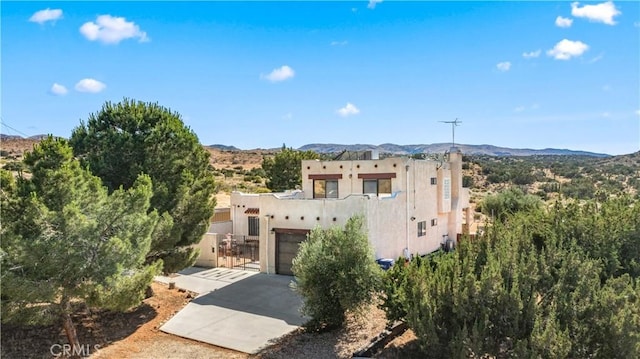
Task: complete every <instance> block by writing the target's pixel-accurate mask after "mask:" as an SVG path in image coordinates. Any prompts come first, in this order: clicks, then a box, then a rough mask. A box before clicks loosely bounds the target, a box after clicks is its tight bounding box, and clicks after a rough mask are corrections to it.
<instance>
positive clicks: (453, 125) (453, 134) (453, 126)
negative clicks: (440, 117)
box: [439, 118, 462, 147]
mask: <svg viewBox="0 0 640 359" xmlns="http://www.w3.org/2000/svg"><path fill="white" fill-rule="evenodd" d="M439 122H442V123H450V124H451V137H452V139H451V147H456V126H460V124H461V123H462V121H460V120H458V119H457V118H456V119H455V120H453V121H439Z"/></svg>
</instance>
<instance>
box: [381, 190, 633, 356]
mask: <svg viewBox="0 0 640 359" xmlns="http://www.w3.org/2000/svg"><path fill="white" fill-rule="evenodd" d="M639 205H640V203H638V202H632V201H631V200H630V199H629V198H628V197H623V198H618V199H611V200H608V201H607V202H605V203H601V204H598V205H595V203H592V202H587V203H586V204H585V203H581V204H580V203H578V202H573V203H570V204H568V205H563V204H560V203H558V204H556V206H555V207H554V208H552V210H550V211H548V212H543V211H538V212H535V213H527V212H519V213H517V214H515V215H514V216H512V217H509V220H508V221H506V222H504V223H503V222H496V223H495V224H494V225H492V226H490V227H489V228H488V230H487V232H486V233H485V234H484V235H483V236H481V237H478V238H477V239H476V240H473V241H470V240H465V241H462V242H461V243H460V244H459V245H458V246H457V247H456V251H455V252H452V253H447V254H443V255H439V256H433V257H430V258H416V259H414V260H413V261H412V262H411V263H410V264H409V265H408V266H407V267H401V268H394V270H391V271H389V272H387V274H386V276H385V283H383V288H384V298H385V302H384V303H385V307H384V308H385V310H386V311H387V316H388V318H390V319H403V318H404V319H405V320H406V321H407V324H408V326H409V327H410V328H411V329H412V330H413V332H414V333H415V335H416V337H417V342H418V344H419V346H420V348H421V350H422V355H421V357H425V358H485V357H492V358H600V357H602V358H638V357H640V282H638V276H639V273H640V270H639V268H640V265H638V258H640V245H638V241H637V238H638V237H637V236H638V233H640V232H639V229H640V224H639V223H640V222H638V221H637V218H640V217H639V216H640V207H639ZM612 239H614V240H612Z"/></svg>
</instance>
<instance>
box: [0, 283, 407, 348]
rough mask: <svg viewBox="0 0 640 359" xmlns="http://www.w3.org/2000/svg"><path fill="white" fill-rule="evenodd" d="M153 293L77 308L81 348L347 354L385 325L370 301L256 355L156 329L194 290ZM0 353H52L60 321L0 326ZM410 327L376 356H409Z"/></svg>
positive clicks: (158, 287)
mask: <svg viewBox="0 0 640 359" xmlns="http://www.w3.org/2000/svg"><path fill="white" fill-rule="evenodd" d="M152 288H153V291H154V295H153V296H152V297H150V298H148V299H146V300H145V301H144V302H143V304H142V305H141V306H139V307H138V308H136V309H134V310H131V311H129V312H126V313H113V312H108V311H89V310H88V309H86V308H81V309H79V310H78V312H77V313H76V314H75V315H74V323H75V325H76V329H77V331H78V337H79V339H80V342H81V343H82V345H83V346H86V347H87V350H86V351H85V352H84V353H85V354H90V358H92V359H108V358H123V359H125V358H132V359H133V358H135V359H147V358H148V359H155V358H168V359H198V358H203V359H204V358H212V359H216V358H230V359H246V358H269V359H279V358H283V359H284V358H287V359H288V358H350V357H351V356H352V355H353V352H354V351H356V350H358V349H360V348H362V347H363V346H365V345H366V344H367V343H369V341H370V340H371V339H372V338H374V337H375V336H377V335H378V334H379V333H380V332H381V331H382V330H383V329H384V326H385V317H384V312H382V311H381V310H380V309H378V308H376V307H375V306H371V308H370V309H369V312H368V313H367V315H366V316H365V318H366V319H360V320H357V319H355V318H350V319H349V322H348V324H347V326H346V328H345V329H342V330H337V331H332V332H326V333H307V332H304V330H303V329H298V330H297V331H294V332H292V333H291V334H289V335H287V336H285V337H283V338H281V339H279V340H278V341H276V342H275V343H274V344H273V345H272V346H270V347H269V348H267V349H265V350H264V351H263V352H261V353H259V354H257V355H249V354H245V353H240V352H236V351H233V350H229V349H225V348H220V347H216V346H214V345H209V344H205V343H201V342H197V341H192V340H188V339H184V338H180V337H177V336H174V335H170V334H166V333H163V332H161V331H160V330H159V328H160V327H161V326H162V324H163V323H165V322H166V321H167V320H169V319H170V318H171V317H172V316H173V315H174V314H175V313H176V312H178V311H179V310H180V309H181V308H182V307H184V305H186V304H187V303H188V302H189V301H190V300H191V299H192V298H193V297H194V294H193V293H189V292H184V291H180V290H177V289H172V290H170V289H168V287H167V286H166V285H164V284H162V283H153V284H152ZM1 335H2V338H1V340H2V346H1V353H0V354H1V355H0V356H1V357H2V358H55V357H61V356H57V354H59V353H60V352H61V350H62V347H61V345H63V344H64V343H67V339H66V336H65V335H64V332H63V331H62V330H61V328H60V327H59V326H15V325H3V326H2V331H1ZM414 339H415V337H414V336H413V334H412V333H411V331H407V332H406V333H405V334H404V335H402V336H400V337H398V338H396V339H395V340H394V341H392V342H391V343H390V344H389V345H387V347H386V348H385V349H384V350H383V351H382V352H381V353H379V354H378V355H377V356H376V357H378V358H398V357H407V356H413V355H415V354H416V353H417V352H416V351H415V350H416V345H415V340H414Z"/></svg>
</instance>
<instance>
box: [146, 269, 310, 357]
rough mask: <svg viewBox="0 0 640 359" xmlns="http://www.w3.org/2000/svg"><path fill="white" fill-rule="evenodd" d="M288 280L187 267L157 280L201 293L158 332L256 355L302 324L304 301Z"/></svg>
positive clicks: (235, 271) (261, 274) (266, 275)
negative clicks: (177, 274) (168, 276)
mask: <svg viewBox="0 0 640 359" xmlns="http://www.w3.org/2000/svg"><path fill="white" fill-rule="evenodd" d="M291 279H292V277H289V276H281V275H274V274H264V273H257V272H248V271H240V270H234V269H226V268H213V269H206V270H205V269H198V268H188V269H187V270H185V271H183V272H181V274H180V275H179V276H178V277H174V278H167V277H158V278H157V280H158V281H161V282H165V283H168V282H169V281H174V282H175V283H176V287H178V288H183V289H187V290H190V291H194V292H196V293H200V295H199V296H198V297H196V298H195V299H193V300H192V301H191V302H190V303H189V304H187V305H186V306H185V307H184V308H183V309H182V310H181V311H180V312H178V313H177V314H176V315H175V316H174V317H173V318H171V319H170V320H169V321H168V322H167V323H165V324H164V325H163V326H162V327H161V328H160V330H162V331H163V332H167V333H171V334H175V335H178V336H181V337H185V338H189V339H194V340H198V341H201V342H205V343H209V344H213V345H217V346H220V347H224V348H229V349H233V350H237V351H241V352H244V353H249V354H255V353H258V352H259V351H260V350H262V349H264V348H265V347H267V346H269V345H270V344H272V343H273V341H274V340H276V339H278V338H280V337H281V336H283V335H285V334H288V333H290V332H291V331H293V330H295V329H297V328H298V327H299V326H301V325H302V324H304V322H305V321H306V320H307V318H304V317H303V316H302V315H301V314H300V307H301V306H302V299H301V298H300V297H299V296H298V295H297V294H296V293H295V292H294V291H293V290H291V288H290V287H289V283H290V282H291Z"/></svg>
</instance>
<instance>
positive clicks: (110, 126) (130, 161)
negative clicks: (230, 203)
mask: <svg viewBox="0 0 640 359" xmlns="http://www.w3.org/2000/svg"><path fill="white" fill-rule="evenodd" d="M70 143H71V145H72V147H73V152H74V154H75V155H77V156H80V157H81V158H82V161H83V163H84V164H86V165H87V166H89V169H90V170H91V172H92V173H93V174H94V175H96V176H98V177H100V178H101V179H102V181H103V183H104V184H105V185H106V186H107V188H108V189H109V191H114V190H116V189H118V188H120V186H122V187H123V188H124V189H128V188H131V186H132V185H133V183H134V182H135V181H136V179H137V178H138V176H139V175H140V174H142V173H145V174H147V175H149V176H150V177H151V180H152V182H153V196H152V197H151V210H157V211H158V213H160V214H161V215H162V216H163V219H164V222H165V223H167V225H166V228H165V229H164V230H162V231H159V232H158V233H156V234H154V240H153V243H152V245H151V251H150V252H149V254H148V255H147V262H148V263H152V262H155V261H156V260H157V259H162V260H163V263H164V268H163V270H164V272H166V273H169V272H175V271H178V270H180V269H183V268H185V267H188V266H190V265H192V264H193V263H194V262H195V260H196V258H197V256H198V250H197V248H194V247H193V246H192V245H193V244H194V243H197V242H199V241H200V240H201V239H202V235H203V234H204V233H205V232H206V231H207V228H208V226H209V219H210V218H211V216H212V215H213V210H214V207H215V198H214V197H213V194H214V191H215V185H214V179H213V178H214V177H213V173H212V172H211V170H210V167H209V153H208V152H207V151H206V150H205V149H204V148H203V147H202V145H201V144H200V143H199V141H198V137H197V136H196V135H195V133H194V132H193V131H191V130H190V129H189V128H187V127H186V126H185V125H184V123H183V122H182V120H181V118H180V115H179V114H178V113H176V112H171V111H170V110H169V109H167V108H164V107H161V106H159V105H157V104H153V103H143V102H135V101H133V100H128V99H125V100H123V101H122V102H120V103H117V104H112V103H110V102H107V103H106V104H105V105H104V106H103V107H102V110H101V111H100V112H98V113H96V114H92V115H90V116H89V121H88V122H87V123H86V124H85V123H82V124H81V125H80V126H79V127H77V128H76V129H75V130H74V131H73V134H72V136H71V140H70Z"/></svg>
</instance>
